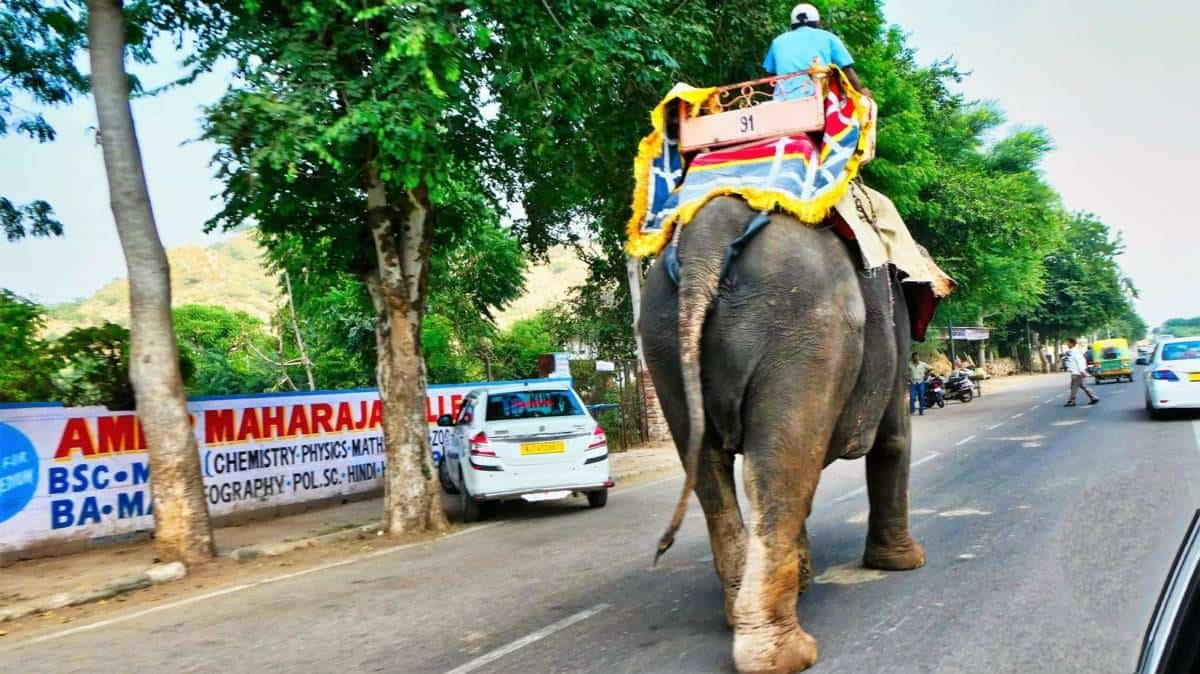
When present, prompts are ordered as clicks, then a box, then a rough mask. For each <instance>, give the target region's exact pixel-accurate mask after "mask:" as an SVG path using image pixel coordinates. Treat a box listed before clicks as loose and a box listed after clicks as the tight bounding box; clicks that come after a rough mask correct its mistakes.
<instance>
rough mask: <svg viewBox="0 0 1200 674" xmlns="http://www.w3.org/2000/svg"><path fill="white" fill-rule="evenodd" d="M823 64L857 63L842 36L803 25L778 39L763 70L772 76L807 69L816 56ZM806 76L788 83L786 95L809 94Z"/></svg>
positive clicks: (788, 96)
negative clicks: (843, 42)
mask: <svg viewBox="0 0 1200 674" xmlns="http://www.w3.org/2000/svg"><path fill="white" fill-rule="evenodd" d="M814 57H815V58H817V59H818V60H819V61H820V63H821V65H835V66H838V67H839V68H846V67H848V66H852V65H854V59H853V58H852V57H851V56H850V51H849V50H847V49H846V45H844V44H842V40H841V38H839V37H838V36H836V35H834V34H833V33H830V32H829V31H827V30H821V29H820V28H812V27H810V26H801V27H799V28H795V29H793V30H790V31H788V32H786V33H784V34H783V35H780V36H779V37H777V38H775V40H774V41H773V42H771V48H770V49H769V50H767V58H765V59H763V69H764V70H766V71H767V72H769V73H771V74H772V75H787V74H788V73H798V72H802V71H806V70H808V69H809V66H811V65H812V60H813V58H814ZM808 81H809V80H808V78H807V77H797V78H794V79H793V80H791V81H789V82H788V83H787V86H786V87H785V88H786V89H787V91H785V92H784V95H783V98H795V97H799V96H804V95H808V93H809V91H810V90H811V88H810V87H808V86H807V85H808Z"/></svg>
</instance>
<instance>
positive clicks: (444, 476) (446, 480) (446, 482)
mask: <svg viewBox="0 0 1200 674" xmlns="http://www.w3.org/2000/svg"><path fill="white" fill-rule="evenodd" d="M438 482H441V483H442V491H444V492H446V493H447V494H457V493H458V487H455V486H454V482H452V481H451V480H450V470H449V469H448V468H447V467H446V458H445V457H442V460H441V461H438Z"/></svg>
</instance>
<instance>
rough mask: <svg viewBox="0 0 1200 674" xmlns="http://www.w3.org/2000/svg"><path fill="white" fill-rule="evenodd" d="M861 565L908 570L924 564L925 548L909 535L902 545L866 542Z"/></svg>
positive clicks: (871, 567)
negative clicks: (888, 545) (889, 545)
mask: <svg viewBox="0 0 1200 674" xmlns="http://www.w3.org/2000/svg"><path fill="white" fill-rule="evenodd" d="M863 566H865V567H867V568H868V569H881V570H883V571H909V570H911V569H919V568H921V567H922V566H925V550H924V549H923V548H922V547H921V544H920V543H917V542H916V541H914V540H913V539H912V538H911V537H909V538H908V540H907V541H906V542H905V543H904V544H903V545H894V546H891V547H884V546H882V545H873V544H871V543H867V550H866V552H864V553H863Z"/></svg>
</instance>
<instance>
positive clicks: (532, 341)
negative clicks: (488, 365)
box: [492, 315, 562, 380]
mask: <svg viewBox="0 0 1200 674" xmlns="http://www.w3.org/2000/svg"><path fill="white" fill-rule="evenodd" d="M561 350H562V346H561V344H560V343H559V342H558V341H556V339H555V337H554V335H553V334H552V333H551V332H550V329H549V324H548V321H547V318H546V317H545V316H544V315H539V316H535V317H533V318H529V319H526V320H523V321H517V322H516V323H514V324H513V326H512V328H510V329H509V330H508V331H507V332H504V333H501V334H499V335H497V337H496V339H495V340H494V344H493V348H492V353H493V354H494V355H493V359H494V360H493V365H492V379H497V380H509V379H527V378H530V377H536V376H537V374H538V372H537V369H538V356H541V355H543V354H547V353H554V352H557V351H561Z"/></svg>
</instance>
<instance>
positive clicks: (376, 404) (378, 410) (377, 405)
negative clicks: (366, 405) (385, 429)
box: [367, 400, 383, 428]
mask: <svg viewBox="0 0 1200 674" xmlns="http://www.w3.org/2000/svg"><path fill="white" fill-rule="evenodd" d="M381 425H383V401H382V400H373V401H371V421H370V422H368V423H367V426H369V427H371V428H375V427H377V426H381Z"/></svg>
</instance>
